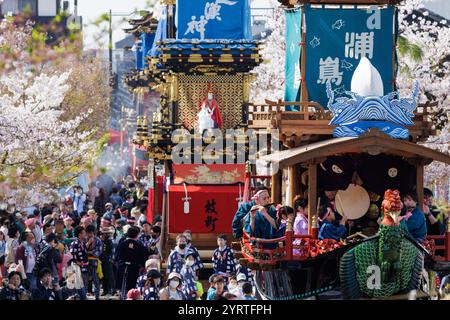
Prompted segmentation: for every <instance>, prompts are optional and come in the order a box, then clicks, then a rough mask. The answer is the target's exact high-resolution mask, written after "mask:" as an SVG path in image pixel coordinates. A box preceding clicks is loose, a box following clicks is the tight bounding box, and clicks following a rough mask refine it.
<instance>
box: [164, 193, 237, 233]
mask: <svg viewBox="0 0 450 320" xmlns="http://www.w3.org/2000/svg"><path fill="white" fill-rule="evenodd" d="M186 190H187V196H188V197H190V198H191V199H189V213H184V203H185V200H184V199H183V198H185V197H186ZM186 190H185V186H184V185H171V186H169V195H168V200H169V201H168V203H169V208H168V209H169V221H168V222H169V233H182V232H183V231H184V230H186V229H189V230H191V231H192V232H193V233H231V232H232V230H231V222H232V220H233V217H234V214H235V213H236V211H237V209H238V199H239V196H240V192H239V191H240V190H241V195H242V192H243V186H242V185H241V186H240V187H239V185H232V186H230V185H226V186H218V185H202V186H199V185H196V186H192V185H186Z"/></svg>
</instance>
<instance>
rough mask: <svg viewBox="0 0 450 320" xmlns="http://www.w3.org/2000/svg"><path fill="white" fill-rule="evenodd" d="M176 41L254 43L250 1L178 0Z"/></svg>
mask: <svg viewBox="0 0 450 320" xmlns="http://www.w3.org/2000/svg"><path fill="white" fill-rule="evenodd" d="M176 27H177V39H198V40H205V39H231V40H240V39H251V38H252V34H251V21H250V4H249V0H177V17H176Z"/></svg>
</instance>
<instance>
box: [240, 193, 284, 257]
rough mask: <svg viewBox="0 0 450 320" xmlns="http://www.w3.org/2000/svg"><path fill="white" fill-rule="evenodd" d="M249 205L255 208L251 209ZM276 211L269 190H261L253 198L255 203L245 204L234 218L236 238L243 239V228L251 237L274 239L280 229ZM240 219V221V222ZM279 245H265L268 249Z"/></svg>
mask: <svg viewBox="0 0 450 320" xmlns="http://www.w3.org/2000/svg"><path fill="white" fill-rule="evenodd" d="M249 204H253V206H251V207H249ZM276 215H277V213H276V209H275V208H274V207H273V206H272V205H271V198H270V194H269V191H268V190H267V188H265V187H263V188H261V189H259V190H258V191H257V192H256V193H255V195H254V196H253V201H252V202H249V203H244V204H242V205H241V206H240V207H239V210H238V212H237V213H236V215H235V216H234V219H233V223H232V228H233V233H234V235H235V237H241V236H242V232H241V231H238V228H242V225H243V228H244V230H245V232H247V233H248V234H249V235H250V236H251V237H255V238H261V239H272V238H274V237H275V236H276V230H277V229H278V227H277V224H276ZM239 219H240V220H239ZM276 245H277V244H264V245H263V247H264V248H267V249H272V248H275V247H276Z"/></svg>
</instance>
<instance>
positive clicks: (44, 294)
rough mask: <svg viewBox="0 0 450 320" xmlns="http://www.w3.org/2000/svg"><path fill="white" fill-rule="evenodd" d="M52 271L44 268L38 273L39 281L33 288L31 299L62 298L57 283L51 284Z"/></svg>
mask: <svg viewBox="0 0 450 320" xmlns="http://www.w3.org/2000/svg"><path fill="white" fill-rule="evenodd" d="M53 283H54V281H53V277H52V272H51V271H50V269H47V268H44V269H42V270H41V271H40V273H39V283H38V285H37V288H36V289H34V290H33V300H62V295H61V288H60V287H59V284H58V283H56V284H53Z"/></svg>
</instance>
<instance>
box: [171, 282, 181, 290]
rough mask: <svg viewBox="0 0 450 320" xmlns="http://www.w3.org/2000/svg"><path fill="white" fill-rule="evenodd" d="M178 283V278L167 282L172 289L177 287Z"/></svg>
mask: <svg viewBox="0 0 450 320" xmlns="http://www.w3.org/2000/svg"><path fill="white" fill-rule="evenodd" d="M179 285H180V282H179V281H178V280H170V282H169V286H170V287H171V288H172V289H175V288H176V287H178V286H179Z"/></svg>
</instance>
